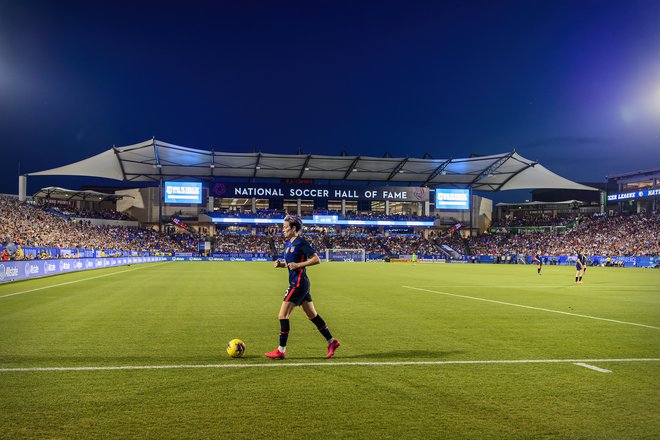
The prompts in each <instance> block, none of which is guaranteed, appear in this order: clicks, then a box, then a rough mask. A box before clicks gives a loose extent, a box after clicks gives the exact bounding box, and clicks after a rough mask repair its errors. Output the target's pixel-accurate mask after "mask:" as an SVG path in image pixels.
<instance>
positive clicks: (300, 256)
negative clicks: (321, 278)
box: [265, 215, 339, 359]
mask: <svg viewBox="0 0 660 440" xmlns="http://www.w3.org/2000/svg"><path fill="white" fill-rule="evenodd" d="M301 229H302V220H301V219H300V218H299V217H296V216H293V215H287V216H286V217H285V218H284V223H283V225H282V232H283V233H284V239H285V240H286V243H285V245H284V260H285V261H280V260H279V259H278V260H276V261H275V267H286V268H288V269H289V288H288V289H287V290H286V293H285V294H284V300H283V301H282V306H281V307H280V313H279V319H280V345H279V347H277V348H276V349H275V350H273V351H271V352H269V353H265V355H266V357H269V358H271V359H284V358H285V357H286V342H287V339H288V338H289V328H290V327H289V316H291V312H293V309H295V308H296V306H301V307H302V309H303V311H304V312H305V315H307V318H309V320H310V321H312V323H314V325H316V328H317V329H318V330H319V332H321V334H322V335H323V337H324V338H325V339H326V340H327V341H328V354H327V356H326V357H325V358H326V359H330V358H331V357H332V356H333V355H334V354H335V350H337V348H338V347H339V341H338V340H337V339H335V338H333V337H332V335H331V334H330V330H328V326H327V325H326V323H325V321H324V320H323V318H321V316H320V315H319V314H318V313H316V309H315V308H314V304H313V303H312V296H311V295H310V294H309V288H310V283H309V278H307V271H306V267H307V266H313V265H315V264H319V263H321V260H320V259H319V256H318V255H316V251H315V250H314V248H313V247H312V246H311V245H310V244H309V243H308V242H307V240H305V239H304V238H302V237H300V230H301Z"/></svg>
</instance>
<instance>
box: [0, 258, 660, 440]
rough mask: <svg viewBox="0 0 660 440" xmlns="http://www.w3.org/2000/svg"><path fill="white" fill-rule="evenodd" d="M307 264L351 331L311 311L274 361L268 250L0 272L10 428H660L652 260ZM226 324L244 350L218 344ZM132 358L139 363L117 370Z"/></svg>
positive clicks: (581, 435) (2, 384)
mask: <svg viewBox="0 0 660 440" xmlns="http://www.w3.org/2000/svg"><path fill="white" fill-rule="evenodd" d="M309 275H310V278H311V280H312V295H313V297H314V303H315V304H316V307H317V309H318V311H319V313H320V314H321V315H322V316H323V317H324V318H325V320H326V321H327V323H328V324H329V326H330V330H331V331H332V332H333V334H334V335H335V336H336V337H337V338H338V339H340V340H341V342H342V346H341V348H340V349H339V350H338V351H337V355H336V356H335V358H333V359H331V360H325V359H324V356H325V354H326V345H325V341H324V340H323V338H322V337H321V335H320V334H319V333H318V331H317V330H316V328H315V327H314V326H313V325H312V324H311V323H310V322H308V321H307V320H306V318H305V316H304V314H303V313H302V311H301V310H296V311H295V312H294V315H293V316H292V319H291V335H290V337H289V344H288V352H287V355H288V357H287V359H286V360H284V361H271V360H269V359H266V358H264V357H263V353H264V352H266V351H270V350H272V349H273V348H274V347H276V346H277V342H278V334H279V322H278V320H277V311H278V310H279V306H280V303H281V300H282V295H283V293H284V290H285V288H286V283H287V278H286V272H285V271H284V270H282V269H280V270H276V269H274V268H273V267H272V266H271V265H270V264H269V263H217V262H199V263H178V262H177V263H157V264H149V265H142V266H135V265H134V266H131V267H123V268H112V269H103V270H97V271H90V272H82V273H72V274H67V275H61V276H56V277H49V278H42V279H37V280H31V281H24V282H18V283H12V284H5V285H0V438H3V439H21V438H50V439H59V438H61V439H89V438H94V439H100V438H112V439H119V438H153V439H164V438H172V439H181V438H195V439H197V438H249V439H255V438H292V439H293V438H305V439H312V438H319V439H325V438H341V439H351V438H355V439H358V438H359V439H370V438H375V439H389V438H391V439H402V438H403V439H409V438H419V439H428V438H445V439H454V438H455V439H491V438H492V439H530V438H533V439H657V438H660V271H657V270H649V269H617V268H589V269H588V271H587V274H586V276H585V279H584V280H585V283H584V284H582V285H575V283H574V275H575V270H574V269H573V268H572V267H554V266H546V267H544V268H543V275H542V276H541V277H538V276H537V275H536V268H535V267H533V266H503V265H449V264H447V265H441V264H429V265H424V264H417V265H411V264H394V263H392V264H360V263H324V264H321V265H320V266H316V267H313V268H311V269H309ZM404 286H408V287H404ZM232 338H241V339H243V340H244V341H245V342H246V344H247V353H246V356H245V357H244V358H242V359H230V358H229V357H228V356H227V355H226V353H225V344H226V342H227V341H229V340H230V339H232ZM497 360H501V361H520V362H501V363H495V362H486V361H497ZM624 360H625V361H624ZM461 361H472V362H461ZM528 361H539V362H528ZM541 361H542V362H541ZM552 361H557V362H552ZM578 362H583V363H585V364H587V366H594V367H598V368H600V369H604V370H609V372H601V371H597V370H594V369H590V368H587V366H579V365H576V363H578ZM130 366H142V367H145V368H139V369H129V368H118V369H109V368H106V367H130ZM159 366H160V367H165V368H156V367H159ZM191 366H192V367H193V368H189V367H191ZM53 367H61V368H62V369H60V370H56V369H53ZM77 367H97V368H89V369H82V370H81V369H75V368H77ZM186 367H188V368H186ZM35 368H43V370H35Z"/></svg>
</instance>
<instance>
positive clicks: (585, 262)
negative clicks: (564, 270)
mask: <svg viewBox="0 0 660 440" xmlns="http://www.w3.org/2000/svg"><path fill="white" fill-rule="evenodd" d="M585 272H587V254H585V253H584V249H583V250H582V275H581V276H580V283H581V282H582V277H583V276H584V274H585Z"/></svg>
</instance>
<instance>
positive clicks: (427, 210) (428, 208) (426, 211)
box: [424, 201, 431, 217]
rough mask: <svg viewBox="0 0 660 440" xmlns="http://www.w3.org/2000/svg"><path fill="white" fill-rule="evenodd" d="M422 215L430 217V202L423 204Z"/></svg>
mask: <svg viewBox="0 0 660 440" xmlns="http://www.w3.org/2000/svg"><path fill="white" fill-rule="evenodd" d="M424 215H425V216H426V217H428V216H429V215H431V202H429V201H426V202H424Z"/></svg>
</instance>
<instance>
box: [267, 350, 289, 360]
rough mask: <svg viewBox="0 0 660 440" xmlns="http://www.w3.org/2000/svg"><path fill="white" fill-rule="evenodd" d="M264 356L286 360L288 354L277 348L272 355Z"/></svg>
mask: <svg viewBox="0 0 660 440" xmlns="http://www.w3.org/2000/svg"><path fill="white" fill-rule="evenodd" d="M264 356H266V357H267V358H271V359H284V358H285V357H286V353H284V352H281V351H280V349H279V348H276V349H275V350H273V351H271V352H270V353H264Z"/></svg>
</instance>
